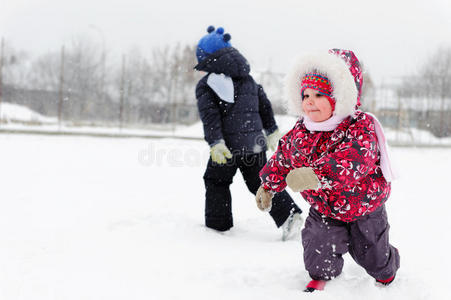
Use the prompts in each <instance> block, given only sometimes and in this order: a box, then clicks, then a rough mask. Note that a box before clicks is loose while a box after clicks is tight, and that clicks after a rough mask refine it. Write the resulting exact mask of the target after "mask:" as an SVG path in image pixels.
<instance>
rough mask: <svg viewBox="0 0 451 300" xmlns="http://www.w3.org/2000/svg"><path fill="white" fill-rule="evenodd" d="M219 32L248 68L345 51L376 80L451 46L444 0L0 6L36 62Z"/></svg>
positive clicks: (11, 40) (450, 6) (8, 31)
mask: <svg viewBox="0 0 451 300" xmlns="http://www.w3.org/2000/svg"><path fill="white" fill-rule="evenodd" d="M210 24H212V25H215V26H218V25H220V26H223V27H224V28H225V29H226V32H229V33H230V34H231V35H232V40H231V42H232V44H233V46H235V47H236V48H238V49H239V50H240V51H241V52H242V53H243V54H244V55H245V56H246V57H247V58H248V60H249V61H250V63H251V67H252V68H253V69H255V70H263V69H266V68H268V67H269V66H270V67H271V68H272V69H274V70H276V71H280V72H284V71H286V70H287V68H288V67H289V65H290V63H291V61H292V60H293V58H294V57H295V56H297V55H298V54H299V53H302V52H311V51H317V50H323V51H326V50H327V49H328V48H345V49H352V50H354V52H355V53H356V54H357V56H358V57H359V58H360V60H361V61H363V62H364V63H365V65H366V69H367V70H368V71H369V73H370V74H371V75H372V76H373V77H374V79H375V80H376V81H377V82H381V81H382V80H389V79H390V78H393V77H396V76H400V75H404V74H409V73H411V72H413V71H415V69H416V68H417V66H418V65H419V64H420V63H421V62H422V61H423V60H424V59H426V57H427V56H428V55H430V54H431V53H433V52H434V50H435V49H436V48H437V47H439V46H451V1H450V0H427V1H426V0H421V1H420V0H378V1H375V0H371V1H365V0H342V1H339V0H305V1H304V0H270V1H267V0H253V1H246V0H223V1H212V0H210V1H207V0H202V1H201V0H186V1H183V0H181V1H175V0H158V1H154V0H150V1H149V0H147V1H144V0H108V1H106V0H66V1H64V0H34V1H33V0H29V1H25V0H0V35H1V36H3V37H4V38H5V40H6V42H7V43H8V44H9V45H11V46H12V47H14V48H17V49H23V50H27V51H28V52H31V53H34V54H40V53H44V52H48V51H55V50H58V49H59V48H60V47H61V45H62V44H63V43H68V42H69V41H70V39H71V38H73V37H74V36H78V35H80V34H82V35H89V36H90V38H91V39H97V40H98V41H99V43H100V42H101V43H105V45H106V47H107V48H108V49H109V51H110V52H111V53H120V52H127V50H128V49H130V48H132V47H136V46H137V47H139V48H141V49H142V50H143V52H145V51H147V50H149V49H151V48H152V47H155V46H162V45H168V44H173V43H176V42H182V43H190V44H194V43H196V42H197V41H198V40H199V39H200V37H202V35H204V34H205V32H206V31H205V30H206V27H207V26H208V25H210Z"/></svg>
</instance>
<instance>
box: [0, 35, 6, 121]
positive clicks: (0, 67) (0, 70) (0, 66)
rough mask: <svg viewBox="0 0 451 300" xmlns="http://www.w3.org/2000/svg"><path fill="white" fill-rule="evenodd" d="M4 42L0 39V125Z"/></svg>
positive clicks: (0, 117) (0, 116)
mask: <svg viewBox="0 0 451 300" xmlns="http://www.w3.org/2000/svg"><path fill="white" fill-rule="evenodd" d="M4 53H5V40H4V39H3V37H2V43H1V53H0V125H1V124H2V100H3V99H2V96H3V64H4V63H3V62H4V60H5V57H4Z"/></svg>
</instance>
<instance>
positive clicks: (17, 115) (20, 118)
mask: <svg viewBox="0 0 451 300" xmlns="http://www.w3.org/2000/svg"><path fill="white" fill-rule="evenodd" d="M0 112H1V114H0V120H1V121H2V122H21V123H33V124H52V123H56V122H57V118H52V117H46V116H43V115H41V114H39V113H37V112H35V111H33V110H31V109H29V108H28V107H26V106H22V105H18V104H13V103H8V102H2V103H1V106H0Z"/></svg>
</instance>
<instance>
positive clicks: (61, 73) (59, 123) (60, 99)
mask: <svg viewBox="0 0 451 300" xmlns="http://www.w3.org/2000/svg"><path fill="white" fill-rule="evenodd" d="M63 90H64V46H62V47H61V68H60V86H59V97H58V128H59V129H61V122H62V115H63V97H64V94H63Z"/></svg>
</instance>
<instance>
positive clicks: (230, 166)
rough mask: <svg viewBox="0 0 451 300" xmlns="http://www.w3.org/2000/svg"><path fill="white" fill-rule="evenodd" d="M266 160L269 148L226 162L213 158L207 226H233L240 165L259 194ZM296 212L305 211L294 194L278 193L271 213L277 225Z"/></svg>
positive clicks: (208, 172) (208, 176) (223, 228)
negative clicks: (233, 187)
mask: <svg viewBox="0 0 451 300" xmlns="http://www.w3.org/2000/svg"><path fill="white" fill-rule="evenodd" d="M265 164H266V153H265V152H261V153H258V154H252V155H245V156H240V155H234V156H233V158H232V159H229V160H228V161H227V163H226V164H223V165H220V164H216V163H214V162H213V161H212V160H211V158H210V160H209V161H208V165H207V170H206V171H205V174H204V182H205V189H206V192H205V196H206V197H205V198H206V201H205V225H206V226H207V227H210V228H213V229H216V230H220V231H226V230H229V229H230V228H231V227H233V218H232V196H231V194H230V185H231V184H232V181H233V177H234V176H235V174H236V171H237V169H240V171H241V174H242V175H243V178H244V181H245V183H246V185H247V188H248V189H249V191H250V192H251V193H252V194H254V195H255V194H256V193H257V190H258V188H259V187H260V185H261V181H260V177H259V172H260V170H261V168H263V166H264V165H265ZM252 199H253V198H252ZM293 212H299V213H301V212H302V211H301V209H300V208H299V207H298V206H297V205H296V204H295V203H294V201H293V199H292V198H291V197H290V195H289V194H288V193H287V192H286V191H284V192H282V193H276V194H275V195H274V198H273V205H272V208H271V211H270V212H269V214H270V215H271V217H272V218H273V219H274V222H275V223H276V225H277V227H280V226H281V225H282V224H283V223H284V222H285V221H286V219H287V218H288V216H289V215H290V213H293Z"/></svg>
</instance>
